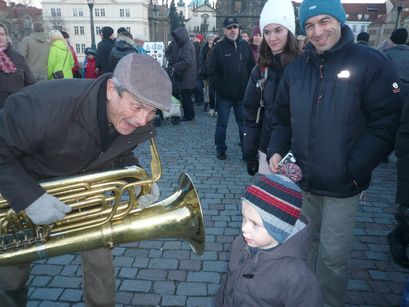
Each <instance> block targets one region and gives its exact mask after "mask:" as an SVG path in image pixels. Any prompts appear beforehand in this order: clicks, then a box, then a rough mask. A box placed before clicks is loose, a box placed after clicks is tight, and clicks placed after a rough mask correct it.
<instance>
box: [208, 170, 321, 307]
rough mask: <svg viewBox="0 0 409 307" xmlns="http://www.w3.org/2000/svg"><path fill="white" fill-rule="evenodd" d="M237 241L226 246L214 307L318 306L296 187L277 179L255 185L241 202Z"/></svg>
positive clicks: (318, 295)
mask: <svg viewBox="0 0 409 307" xmlns="http://www.w3.org/2000/svg"><path fill="white" fill-rule="evenodd" d="M241 200H242V214H243V223H242V227H241V230H242V232H243V235H242V236H239V237H237V238H236V239H235V240H234V242H233V245H232V249H231V256H230V262H229V268H228V272H227V275H226V276H225V278H224V279H223V282H222V285H221V286H220V288H219V291H218V292H217V294H216V298H215V305H216V306H234V307H237V306H252V307H255V306H306V307H308V306H311V307H319V306H322V298H321V289H320V286H319V283H318V281H317V279H316V278H315V275H314V274H313V273H312V272H311V271H310V270H309V268H308V266H307V265H306V258H307V255H308V252H309V227H308V224H307V221H306V220H305V219H304V218H300V213H301V205H302V196H301V191H300V189H299V187H298V186H297V185H296V184H295V183H294V182H292V181H291V180H290V179H288V178H287V177H285V176H283V175H269V176H263V177H261V178H259V179H257V180H256V181H255V182H254V183H253V184H252V185H250V186H249V187H248V188H247V190H246V192H245V193H244V195H243V197H242V199H241Z"/></svg>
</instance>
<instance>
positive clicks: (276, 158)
mask: <svg viewBox="0 0 409 307" xmlns="http://www.w3.org/2000/svg"><path fill="white" fill-rule="evenodd" d="M282 159H283V157H281V155H280V154H278V153H275V154H274V155H273V156H272V157H271V158H270V161H269V164H268V165H269V167H270V169H271V171H272V172H273V173H274V174H277V173H278V171H279V169H278V163H280V161H281V160H282Z"/></svg>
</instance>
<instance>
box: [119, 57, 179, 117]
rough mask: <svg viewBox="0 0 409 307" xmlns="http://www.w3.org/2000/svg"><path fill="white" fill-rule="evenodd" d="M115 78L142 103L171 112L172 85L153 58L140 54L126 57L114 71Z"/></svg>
mask: <svg viewBox="0 0 409 307" xmlns="http://www.w3.org/2000/svg"><path fill="white" fill-rule="evenodd" d="M114 78H116V79H117V81H118V82H119V83H120V85H121V87H122V88H123V89H124V90H126V91H127V92H128V93H129V94H130V95H131V96H133V97H134V98H135V99H137V100H139V101H140V102H141V103H143V104H146V105H148V106H151V107H154V108H157V109H160V110H165V111H170V102H171V98H172V83H171V81H170V79H169V76H168V74H167V73H166V72H165V70H164V69H163V68H162V67H161V66H160V64H159V63H158V61H156V60H155V59H154V58H152V57H151V56H149V55H144V54H138V53H131V54H128V55H126V56H124V57H123V58H122V59H121V60H120V61H119V62H118V65H117V66H116V68H115V70H114Z"/></svg>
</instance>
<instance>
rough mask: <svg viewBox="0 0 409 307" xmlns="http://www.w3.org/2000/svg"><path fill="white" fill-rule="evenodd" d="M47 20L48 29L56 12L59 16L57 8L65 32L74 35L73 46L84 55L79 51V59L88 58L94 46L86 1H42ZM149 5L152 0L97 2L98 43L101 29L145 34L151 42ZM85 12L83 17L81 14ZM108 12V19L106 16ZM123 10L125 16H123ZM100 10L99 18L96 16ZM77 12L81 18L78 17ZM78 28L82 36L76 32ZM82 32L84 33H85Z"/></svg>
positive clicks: (95, 24)
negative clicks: (123, 28)
mask: <svg viewBox="0 0 409 307" xmlns="http://www.w3.org/2000/svg"><path fill="white" fill-rule="evenodd" d="M41 4H42V7H43V17H44V21H45V22H46V23H48V24H47V26H49V27H50V26H51V23H49V22H48V21H49V20H50V19H53V17H52V11H53V9H54V10H55V12H56V13H57V12H58V11H57V9H59V10H60V12H61V17H60V18H61V20H62V21H63V23H64V30H65V31H67V32H68V34H69V35H70V43H71V45H72V46H74V48H76V47H78V46H79V47H80V52H78V50H76V51H77V55H78V60H79V61H80V62H82V60H83V59H84V54H83V50H82V49H83V47H84V46H85V47H90V46H91V32H90V27H91V23H90V11H89V7H88V4H87V1H86V0H42V1H41ZM148 4H149V0H121V1H115V0H95V1H94V8H93V12H94V27H95V29H94V31H95V32H94V33H95V44H96V45H98V43H99V42H100V40H101V39H100V37H99V35H98V31H97V29H102V28H103V27H104V26H110V27H112V28H113V29H114V31H115V33H116V30H117V29H118V28H120V27H125V28H127V29H129V30H130V32H131V34H133V35H135V34H137V33H143V34H144V35H145V37H147V38H148V39H149V23H148ZM81 10H82V16H79V15H80V11H81ZM103 10H104V12H105V16H101V15H102V11H103ZM121 10H122V12H123V15H124V16H123V17H121ZM97 11H99V16H96V13H97ZM75 12H76V15H77V16H74V15H75ZM75 29H78V34H76V33H75ZM81 29H83V30H84V32H83V33H82V31H81Z"/></svg>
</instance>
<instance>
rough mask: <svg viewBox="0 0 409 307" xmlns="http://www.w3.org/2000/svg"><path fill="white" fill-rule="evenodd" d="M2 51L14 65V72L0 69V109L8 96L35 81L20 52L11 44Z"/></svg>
mask: <svg viewBox="0 0 409 307" xmlns="http://www.w3.org/2000/svg"><path fill="white" fill-rule="evenodd" d="M4 52H5V54H6V55H7V56H8V57H9V59H10V60H11V61H12V62H13V64H14V65H15V66H16V72H13V73H5V72H4V71H2V70H1V69H0V109H2V108H3V106H4V103H5V102H6V99H7V97H8V96H10V95H11V94H13V93H15V92H17V91H19V90H20V89H22V88H23V87H25V86H27V85H31V84H33V83H34V82H35V81H34V78H33V75H32V74H31V72H30V69H29V68H28V66H27V65H26V62H25V60H24V57H23V56H22V55H21V54H20V53H18V52H16V51H14V50H13V48H12V47H11V46H9V47H8V48H7V49H6V50H5V51H4Z"/></svg>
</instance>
